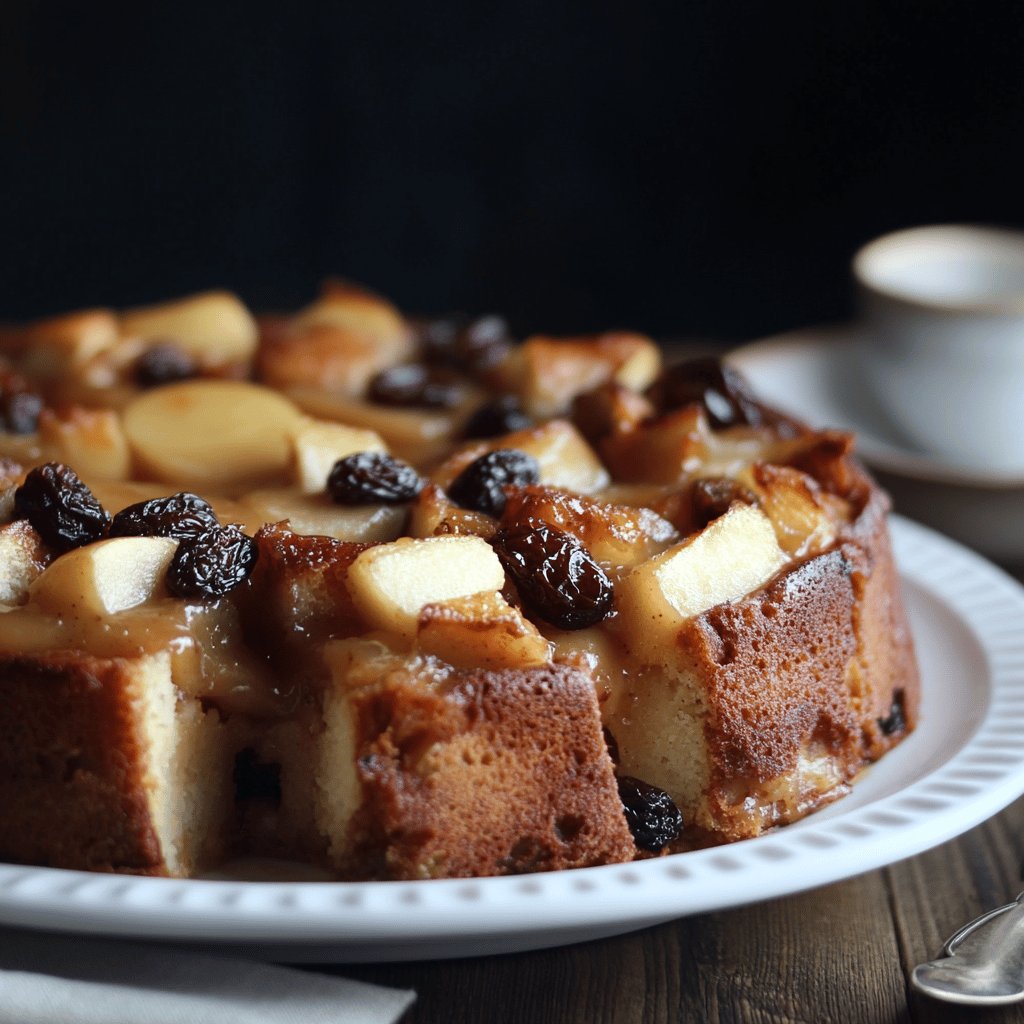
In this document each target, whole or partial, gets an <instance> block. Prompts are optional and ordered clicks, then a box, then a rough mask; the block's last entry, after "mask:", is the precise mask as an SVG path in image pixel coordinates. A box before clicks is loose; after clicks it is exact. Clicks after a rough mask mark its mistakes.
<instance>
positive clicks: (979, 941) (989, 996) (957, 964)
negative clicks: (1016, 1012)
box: [911, 893, 1024, 1006]
mask: <svg viewBox="0 0 1024 1024" xmlns="http://www.w3.org/2000/svg"><path fill="white" fill-rule="evenodd" d="M986 926H988V927H986ZM975 933H978V934H977V936H976V937H975ZM972 937H974V938H973V941H970V942H968V941H967V940H968V939H972ZM965 943H966V945H965ZM911 981H912V983H913V985H914V987H915V988H916V989H917V990H918V991H920V992H923V993H925V994H926V995H929V996H932V997H933V998H935V999H942V1000H944V1001H946V1002H951V1003H961V1004H970V1005H979V1006H994V1005H1000V1004H1006V1003H1014V1002H1019V1001H1020V1000H1024V893H1021V894H1020V895H1019V896H1018V897H1017V899H1015V900H1014V901H1013V902H1012V903H1007V904H1006V905H1005V906H1002V907H996V908H995V909H994V910H989V911H986V912H985V913H984V914H981V915H980V916H978V917H976V918H974V920H973V921H969V922H968V923H967V924H965V925H964V926H963V927H962V928H958V929H957V930H956V931H955V932H954V933H953V934H952V935H951V936H950V937H949V938H948V939H947V940H946V942H945V944H944V945H943V947H942V953H941V955H940V956H939V957H937V958H936V959H935V960H930V961H929V962H928V963H925V964H919V965H918V966H917V967H915V968H914V971H913V974H912V975H911Z"/></svg>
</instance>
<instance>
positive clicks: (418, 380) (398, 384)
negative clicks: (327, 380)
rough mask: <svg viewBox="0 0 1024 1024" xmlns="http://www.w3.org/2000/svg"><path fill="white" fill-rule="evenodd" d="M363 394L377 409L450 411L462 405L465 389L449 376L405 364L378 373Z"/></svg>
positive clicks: (425, 367)
mask: <svg viewBox="0 0 1024 1024" xmlns="http://www.w3.org/2000/svg"><path fill="white" fill-rule="evenodd" d="M366 394H367V397H368V398H369V399H370V401H371V402H376V403H377V404H378V405H396V406H403V405H411V406H419V407H421V408H426V409H451V408H453V407H454V406H456V405H458V404H459V402H461V401H462V399H463V397H464V396H465V394H466V388H465V385H464V384H463V382H462V381H461V380H459V379H458V378H457V377H456V376H454V374H452V373H451V372H445V371H444V370H442V369H434V368H431V367H427V366H424V365H423V364H422V363H405V364H403V365H402V366H392V367H390V368H389V369H387V370H382V371H381V372H380V373H378V374H377V376H376V377H374V378H373V380H371V381H370V385H369V387H368V388H367V393H366Z"/></svg>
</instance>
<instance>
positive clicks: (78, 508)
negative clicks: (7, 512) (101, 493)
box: [14, 462, 110, 552]
mask: <svg viewBox="0 0 1024 1024" xmlns="http://www.w3.org/2000/svg"><path fill="white" fill-rule="evenodd" d="M14 512H15V516H16V517H17V518H18V519H27V520H28V521H29V522H30V523H31V524H32V526H33V527H34V528H35V529H36V530H37V531H38V533H39V535H40V536H41V537H42V538H43V540H44V541H45V542H46V543H47V544H49V545H50V547H51V548H53V549H54V550H55V551H58V552H64V551H70V550H71V549H72V548H78V547H81V546H82V545H83V544H91V543H92V542H93V541H96V540H100V539H101V538H102V537H103V536H105V535H106V532H107V527H108V526H109V525H110V516H109V515H108V513H107V512H106V511H105V510H104V508H103V506H102V505H101V504H100V503H99V502H98V501H97V500H96V496H95V495H94V494H93V493H92V491H90V490H89V488H88V487H87V486H86V485H85V484H84V483H82V481H81V480H80V479H79V478H78V474H77V473H76V472H75V471H74V470H73V469H72V468H71V467H70V466H65V465H64V464H63V463H62V462H47V463H46V464H45V465H43V466H37V467H36V468H35V469H33V470H32V471H31V472H30V473H29V474H28V476H27V477H25V482H24V483H23V484H22V485H21V486H20V487H19V488H18V489H17V490H16V491H15V492H14Z"/></svg>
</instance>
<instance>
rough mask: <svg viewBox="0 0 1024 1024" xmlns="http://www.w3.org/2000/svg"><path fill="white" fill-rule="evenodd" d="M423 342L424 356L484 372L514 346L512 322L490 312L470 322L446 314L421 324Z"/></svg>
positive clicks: (442, 362) (436, 361) (461, 368)
mask: <svg viewBox="0 0 1024 1024" xmlns="http://www.w3.org/2000/svg"><path fill="white" fill-rule="evenodd" d="M419 337H420V346H421V350H422V352H423V358H424V359H426V360H427V361H428V362H431V363H441V364H444V365H447V366H453V367H456V368H457V369H459V370H469V371H470V372H471V373H483V372H485V371H487V370H489V369H491V368H492V367H493V366H495V365H497V364H498V363H499V362H501V360H502V359H504V358H505V356H506V355H507V354H508V350H509V349H510V348H511V347H512V338H511V336H510V334H509V329H508V323H507V322H506V321H505V319H504V318H503V317H500V316H496V315H494V314H489V315H487V316H481V317H477V318H476V319H475V320H470V321H468V322H466V321H465V320H464V319H463V318H461V317H446V318H444V319H440V320H432V321H429V322H427V323H425V324H421V325H420V328H419Z"/></svg>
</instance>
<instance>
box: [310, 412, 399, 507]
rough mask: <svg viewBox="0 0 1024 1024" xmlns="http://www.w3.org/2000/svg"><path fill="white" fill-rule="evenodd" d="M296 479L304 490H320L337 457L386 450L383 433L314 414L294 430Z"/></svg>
mask: <svg viewBox="0 0 1024 1024" xmlns="http://www.w3.org/2000/svg"><path fill="white" fill-rule="evenodd" d="M292 444H293V445H294V453H295V482H296V483H297V484H298V485H299V488H300V489H301V490H302V492H303V493H304V494H319V493H320V492H321V491H323V490H324V488H325V487H326V486H327V477H328V475H329V474H330V472H331V469H332V468H333V467H334V463H335V462H337V461H338V459H343V458H344V457H345V456H346V455H354V454H356V453H357V452H385V453H386V452H387V445H385V444H384V440H383V439H382V438H381V436H380V434H378V433H376V431H373V430H362V429H360V428H359V427H350V426H347V425H346V424H344V423H328V422H325V421H323V420H315V419H312V418H309V419H304V420H302V421H301V422H300V424H299V425H298V427H297V428H296V430H295V432H294V433H293V434H292Z"/></svg>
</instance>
